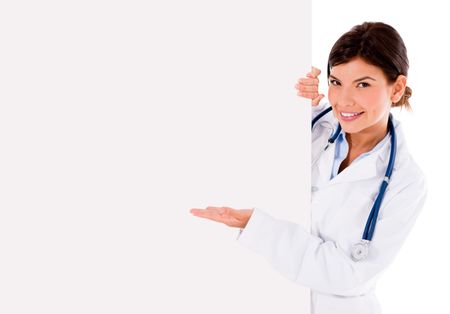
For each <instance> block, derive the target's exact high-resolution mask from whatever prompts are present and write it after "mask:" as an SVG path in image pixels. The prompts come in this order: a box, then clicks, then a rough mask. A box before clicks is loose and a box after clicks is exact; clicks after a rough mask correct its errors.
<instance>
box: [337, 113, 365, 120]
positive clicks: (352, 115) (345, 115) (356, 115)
mask: <svg viewBox="0 0 450 314" xmlns="http://www.w3.org/2000/svg"><path fill="white" fill-rule="evenodd" d="M362 114H364V111H361V112H341V113H340V114H339V116H340V118H341V120H343V121H353V120H356V119H358V118H359V117H360V116H361V115H362Z"/></svg>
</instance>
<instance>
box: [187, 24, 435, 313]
mask: <svg viewBox="0 0 450 314" xmlns="http://www.w3.org/2000/svg"><path fill="white" fill-rule="evenodd" d="M319 74H320V70H318V69H316V68H312V71H311V72H310V73H308V74H307V77H306V78H302V79H300V80H299V82H298V84H297V85H296V86H295V87H296V89H298V94H299V96H302V97H306V98H309V99H312V105H313V107H312V119H313V120H315V121H313V124H314V125H313V126H312V165H311V167H312V168H311V178H312V182H311V187H312V191H311V193H312V196H311V202H312V204H311V210H312V214H311V233H310V232H308V231H307V230H305V229H304V228H303V227H302V226H300V225H298V224H295V223H292V222H289V221H283V220H279V219H276V218H274V217H272V216H270V215H268V214H267V213H265V212H264V211H262V210H261V209H259V208H252V209H233V208H230V207H213V206H210V207H207V208H206V209H200V208H193V209H191V213H192V214H193V215H195V216H198V217H203V218H207V219H211V220H214V221H217V222H221V223H224V224H226V225H228V226H230V227H236V228H240V232H239V235H238V238H237V241H238V242H239V243H240V244H242V245H244V246H245V247H248V248H249V249H251V250H253V251H255V252H256V253H258V254H260V255H261V256H263V257H265V258H266V259H267V260H268V261H269V262H270V263H271V265H272V266H273V267H274V268H275V269H276V270H278V271H279V272H280V273H281V274H282V275H284V276H285V277H287V278H288V279H290V280H292V281H293V282H296V283H298V284H300V285H302V286H306V287H309V288H310V289H311V311H312V313H314V314H331V313H332V314H353V313H354V314H366V313H367V314H369V313H371V314H372V313H381V307H380V305H379V303H378V301H377V298H376V296H375V286H376V281H377V279H378V278H379V277H380V275H381V274H382V273H383V271H384V270H385V269H386V268H387V267H388V266H389V265H390V264H391V263H392V261H393V260H394V258H395V256H396V255H397V253H398V252H399V250H400V248H401V247H402V245H403V243H404V242H405V240H406V238H407V236H408V234H409V232H410V231H411V228H412V227H413V225H414V223H415V221H416V218H417V216H418V214H419V212H420V211H421V209H422V207H423V205H424V201H425V198H426V194H427V188H426V179H425V176H424V174H423V172H422V171H421V169H420V168H419V166H418V165H417V164H416V163H415V161H414V160H413V158H412V156H411V155H410V153H409V151H408V148H407V145H406V140H405V136H404V134H403V129H402V126H401V123H400V122H399V121H398V120H396V119H395V118H394V117H393V116H392V114H391V113H390V110H391V108H393V107H406V108H407V109H409V102H408V98H409V97H410V96H411V89H410V88H409V87H408V86H406V84H407V74H408V58H407V54H406V48H405V45H404V43H403V40H402V38H401V37H400V35H399V34H398V33H397V31H396V30H395V29H394V28H392V27H391V26H390V25H387V24H384V23H380V22H376V23H375V22H370V23H369V22H365V23H363V24H361V25H356V26H354V27H353V28H352V29H351V30H350V31H348V32H347V33H345V34H343V35H342V36H341V37H340V38H339V39H338V40H337V42H336V43H335V44H334V46H333V47H332V49H331V52H330V54H329V58H328V69H327V78H328V86H329V90H328V99H329V103H327V102H325V101H323V102H320V101H321V99H322V98H323V97H324V95H323V94H319V93H318V85H319V80H318V78H317V77H318V75H319ZM329 107H331V108H330V110H331V111H325V110H326V109H327V108H329Z"/></svg>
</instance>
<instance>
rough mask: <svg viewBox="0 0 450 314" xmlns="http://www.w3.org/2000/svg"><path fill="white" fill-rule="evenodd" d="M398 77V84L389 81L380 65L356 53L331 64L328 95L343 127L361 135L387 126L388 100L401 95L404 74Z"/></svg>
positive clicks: (349, 131)
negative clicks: (367, 60)
mask: <svg viewBox="0 0 450 314" xmlns="http://www.w3.org/2000/svg"><path fill="white" fill-rule="evenodd" d="M397 81H401V82H400V84H398V83H394V84H388V81H387V79H386V77H385V76H384V73H383V71H382V70H381V69H380V68H379V67H377V66H374V65H371V64H368V63H366V62H365V61H364V60H363V59H361V58H359V57H357V58H354V59H352V60H351V61H349V62H347V63H344V64H340V65H337V66H334V67H332V68H331V71H330V77H329V80H328V85H329V88H328V99H329V100H330V103H331V106H332V108H333V113H334V115H335V117H336V118H337V119H338V120H339V123H340V124H341V126H342V128H343V129H344V131H345V132H346V133H360V134H362V135H363V134H371V133H373V132H377V131H378V132H380V130H383V129H384V130H387V121H388V118H389V112H390V109H391V103H392V102H397V101H398V100H399V99H400V97H401V95H403V92H402V90H401V89H402V87H403V91H404V86H406V77H404V76H402V77H400V76H399V79H397ZM402 82H403V83H404V86H402V84H401V83H402ZM400 93H401V94H400ZM399 95H400V97H398V96H399ZM397 98H398V99H397Z"/></svg>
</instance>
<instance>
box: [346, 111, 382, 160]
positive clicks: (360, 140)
mask: <svg viewBox="0 0 450 314" xmlns="http://www.w3.org/2000/svg"><path fill="white" fill-rule="evenodd" d="M388 119H389V115H388V116H387V118H384V119H382V121H380V122H379V123H377V124H375V125H373V126H371V127H369V128H367V129H364V130H362V131H360V132H358V133H346V134H345V137H346V139H347V142H348V145H349V149H353V150H357V151H360V152H368V151H370V150H372V148H374V147H375V146H376V145H377V144H378V143H379V142H381V141H382V140H383V138H385V136H386V134H387V133H388V123H387V122H388Z"/></svg>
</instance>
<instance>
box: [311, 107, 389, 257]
mask: <svg viewBox="0 0 450 314" xmlns="http://www.w3.org/2000/svg"><path fill="white" fill-rule="evenodd" d="M331 110H332V107H329V108H327V109H325V110H324V111H322V112H321V113H319V115H318V116H316V117H315V118H314V119H313V120H312V125H311V130H312V128H313V127H314V124H315V123H316V122H317V121H318V120H319V119H320V118H322V117H323V116H324V115H326V114H327V113H328V112H330V111H331ZM388 126H389V132H390V134H391V152H390V155H389V163H388V166H387V169H386V174H385V175H384V179H383V182H382V183H381V187H380V192H378V196H377V199H376V200H375V202H374V204H373V207H372V210H371V211H370V215H369V218H368V219H367V222H366V227H365V229H364V233H363V237H362V240H361V241H360V242H358V243H355V244H353V247H352V258H353V260H354V261H355V262H358V261H360V260H362V259H364V258H366V257H367V255H368V254H369V243H370V241H371V240H372V236H373V233H374V230H375V226H376V223H377V217H378V212H379V210H380V207H381V201H382V200H383V197H384V193H385V192H386V188H387V186H388V184H389V180H390V179H391V175H392V170H393V169H394V163H395V156H396V153H397V136H396V134H395V128H394V123H393V122H392V113H389V121H388ZM341 129H342V128H341V125H340V124H339V123H338V128H337V130H336V132H335V133H334V134H333V136H331V137H330V138H329V139H328V144H327V146H325V149H324V151H325V150H327V148H328V146H329V145H330V144H333V143H334V141H335V140H336V138H337V137H338V136H339V133H340V132H341Z"/></svg>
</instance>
